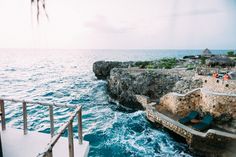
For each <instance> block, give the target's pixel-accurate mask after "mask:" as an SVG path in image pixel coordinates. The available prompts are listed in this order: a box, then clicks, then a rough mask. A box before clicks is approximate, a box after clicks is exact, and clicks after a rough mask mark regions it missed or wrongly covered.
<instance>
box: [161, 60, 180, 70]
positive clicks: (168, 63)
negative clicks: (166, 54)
mask: <svg viewBox="0 0 236 157" xmlns="http://www.w3.org/2000/svg"><path fill="white" fill-rule="evenodd" d="M176 64H177V59H176V58H163V59H160V60H159V64H158V68H160V69H171V68H174V67H175V66H176Z"/></svg>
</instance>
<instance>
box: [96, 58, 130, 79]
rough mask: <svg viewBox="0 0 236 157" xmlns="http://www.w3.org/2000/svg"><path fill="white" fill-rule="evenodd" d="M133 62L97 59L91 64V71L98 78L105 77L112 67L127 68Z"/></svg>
mask: <svg viewBox="0 0 236 157" xmlns="http://www.w3.org/2000/svg"><path fill="white" fill-rule="evenodd" d="M132 64H133V62H113V61H97V62H95V63H94V64H93V72H94V74H95V76H96V77H97V78H98V79H106V78H107V77H108V76H109V75H110V71H111V69H113V68H128V67H129V66H130V65H132Z"/></svg>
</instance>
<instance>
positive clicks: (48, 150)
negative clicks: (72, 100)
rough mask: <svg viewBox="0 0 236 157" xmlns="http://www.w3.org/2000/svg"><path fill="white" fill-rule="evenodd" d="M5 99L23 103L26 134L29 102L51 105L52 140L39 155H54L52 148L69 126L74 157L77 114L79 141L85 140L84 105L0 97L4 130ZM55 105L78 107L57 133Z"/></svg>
mask: <svg viewBox="0 0 236 157" xmlns="http://www.w3.org/2000/svg"><path fill="white" fill-rule="evenodd" d="M5 101H10V102H16V103H22V108H23V124H24V125H23V130H24V135H26V134H27V130H28V129H27V104H38V105H42V106H48V107H49V116H50V133H51V137H52V139H51V142H50V143H49V144H48V145H47V147H46V150H45V151H44V152H43V153H41V154H39V155H38V157H41V156H42V157H52V156H53V155H52V149H53V147H54V145H55V144H56V142H57V141H58V140H59V138H60V137H61V135H62V134H63V133H64V131H65V130H66V129H67V128H68V139H69V157H74V142H73V121H74V118H75V117H76V115H77V116H78V141H79V144H82V142H83V135H82V107H81V106H78V105H65V104H55V103H47V102H37V101H26V100H17V99H10V98H0V109H1V112H2V114H1V124H2V130H5V129H6V119H5V105H4V102H5ZM53 106H56V107H67V108H74V109H76V110H75V112H74V113H72V114H71V116H70V117H69V120H68V122H67V123H65V124H64V125H63V126H62V127H60V128H59V131H58V133H57V134H56V135H54V118H53Z"/></svg>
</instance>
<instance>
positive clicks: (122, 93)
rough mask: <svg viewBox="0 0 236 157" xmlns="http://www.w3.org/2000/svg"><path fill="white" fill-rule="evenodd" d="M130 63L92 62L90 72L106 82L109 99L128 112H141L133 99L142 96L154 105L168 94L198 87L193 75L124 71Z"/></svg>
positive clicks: (199, 84) (165, 71)
mask: <svg viewBox="0 0 236 157" xmlns="http://www.w3.org/2000/svg"><path fill="white" fill-rule="evenodd" d="M132 63H133V62H124V63H122V62H96V64H95V65H94V66H93V71H94V73H95V75H96V76H97V77H98V78H99V79H100V78H103V79H104V78H106V79H107V81H108V92H109V94H110V96H111V97H112V98H114V99H115V100H118V101H119V103H121V104H122V105H124V106H127V107H130V108H134V109H142V108H143V106H142V105H141V104H140V102H139V101H138V100H137V97H136V95H145V96H147V97H149V98H150V99H151V100H154V101H158V100H159V99H160V98H161V97H162V96H163V95H165V94H167V93H169V92H172V91H175V92H179V93H185V92H188V91H190V90H192V89H194V88H199V87H201V86H202V81H201V80H195V79H194V74H195V73H194V71H186V70H183V69H182V70H181V69H155V70H150V69H149V70H148V69H138V68H125V67H129V65H130V64H132ZM120 67H121V68H120ZM109 70H110V71H109Z"/></svg>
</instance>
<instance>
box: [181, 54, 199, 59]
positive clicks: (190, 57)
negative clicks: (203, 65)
mask: <svg viewBox="0 0 236 157" xmlns="http://www.w3.org/2000/svg"><path fill="white" fill-rule="evenodd" d="M200 57H201V56H200V55H197V56H194V55H190V56H184V57H183V59H199V58H200Z"/></svg>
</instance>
